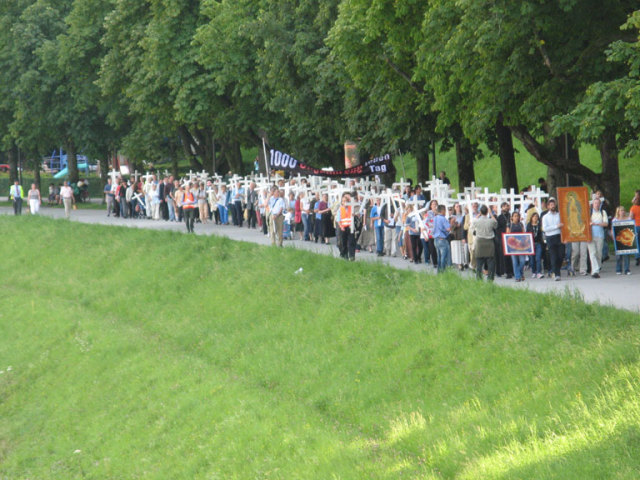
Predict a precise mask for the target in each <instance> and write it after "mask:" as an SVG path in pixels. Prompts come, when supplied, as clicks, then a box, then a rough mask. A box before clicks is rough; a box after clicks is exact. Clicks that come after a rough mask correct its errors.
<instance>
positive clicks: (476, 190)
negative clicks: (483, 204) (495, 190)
mask: <svg viewBox="0 0 640 480" xmlns="http://www.w3.org/2000/svg"><path fill="white" fill-rule="evenodd" d="M481 192H482V188H480V187H476V182H471V186H470V187H464V193H465V194H467V193H468V194H469V195H470V196H471V198H472V199H473V198H476V196H477V195H478V194H479V193H481ZM458 195H460V194H458Z"/></svg>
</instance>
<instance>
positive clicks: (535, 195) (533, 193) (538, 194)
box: [527, 185, 549, 213]
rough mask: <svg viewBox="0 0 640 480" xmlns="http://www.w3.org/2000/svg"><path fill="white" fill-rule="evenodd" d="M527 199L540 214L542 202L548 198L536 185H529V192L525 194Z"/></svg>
mask: <svg viewBox="0 0 640 480" xmlns="http://www.w3.org/2000/svg"><path fill="white" fill-rule="evenodd" d="M527 197H528V198H529V199H530V200H531V201H532V202H533V204H534V205H535V207H536V208H537V209H538V213H542V200H543V199H545V198H549V194H548V193H547V192H545V191H544V190H541V189H540V188H539V187H537V186H536V185H531V188H530V190H529V191H528V192H527Z"/></svg>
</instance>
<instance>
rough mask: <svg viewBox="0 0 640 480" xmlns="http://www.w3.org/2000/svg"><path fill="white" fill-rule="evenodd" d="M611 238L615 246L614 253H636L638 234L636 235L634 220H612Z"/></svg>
mask: <svg viewBox="0 0 640 480" xmlns="http://www.w3.org/2000/svg"><path fill="white" fill-rule="evenodd" d="M612 225H613V240H614V242H615V247H616V255H634V254H636V253H638V236H637V235H636V222H634V221H633V220H627V221H623V222H619V221H617V222H613V224H612Z"/></svg>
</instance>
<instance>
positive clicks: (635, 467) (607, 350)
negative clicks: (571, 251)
mask: <svg viewBox="0 0 640 480" xmlns="http://www.w3.org/2000/svg"><path fill="white" fill-rule="evenodd" d="M0 228H2V231H5V232H10V235H9V236H7V238H6V239H5V241H4V242H1V243H0V255H1V257H2V259H3V275H2V290H1V293H0V298H1V302H2V303H1V304H2V310H1V312H0V370H1V371H2V373H1V374H0V478H7V479H27V478H29V479H35V478H37V479H40V480H43V479H56V480H58V479H76V478H78V479H79V478H93V479H105V478H120V479H129V478H154V479H156V478H157V479H166V478H184V479H200V478H202V479H204V478H206V479H210V478H221V479H249V478H250V479H253V478H279V479H287V480H289V479H296V478H300V479H373V478H384V479H396V478H421V479H441V478H460V479H516V478H518V479H519V478H527V479H529V478H536V479H545V478H561V479H563V480H565V479H580V480H582V479H585V478H598V479H601V478H629V479H632V478H637V475H638V472H639V471H640V345H639V338H640V328H639V327H638V316H637V315H634V314H631V313H628V312H621V311H617V310H614V309H612V308H606V307H599V306H595V305H588V304H584V303H583V302H581V301H580V300H579V299H577V298H574V297H570V296H565V297H556V296H549V295H539V294H534V293H529V292H520V291H514V290H511V289H502V288H498V287H495V286H494V285H488V284H477V283H475V282H473V281H466V280H462V279H460V278H459V277H458V276H456V275H451V276H448V275H445V276H438V277H436V276H429V275H426V274H419V273H414V272H407V271H397V270H393V269H390V268H387V267H384V266H382V265H371V264H368V263H364V262H362V263H359V262H356V263H355V264H354V263H346V262H342V261H339V260H338V259H332V258H327V257H324V256H319V255H313V254H310V253H307V252H303V251H295V250H291V249H273V248H264V247H259V246H255V245H250V244H240V243H234V242H231V241H229V240H226V239H221V238H206V237H199V236H195V237H194V236H187V235H185V234H179V233H171V232H153V231H145V230H136V229H125V228H115V227H112V228H109V227H99V226H89V225H80V224H75V223H69V222H66V221H62V220H59V221H54V220H49V219H45V218H30V217H26V216H25V217H22V218H15V217H0ZM17 239H19V241H17ZM299 267H303V269H304V271H303V272H302V273H300V274H294V272H295V271H296V270H297V269H298V268H299Z"/></svg>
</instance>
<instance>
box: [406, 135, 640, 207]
mask: <svg viewBox="0 0 640 480" xmlns="http://www.w3.org/2000/svg"><path fill="white" fill-rule="evenodd" d="M514 146H515V148H516V169H517V173H518V185H519V186H520V188H524V187H526V186H528V185H538V178H540V177H544V178H546V177H547V167H545V166H544V165H543V164H541V163H540V162H538V161H537V160H536V159H535V158H533V157H532V156H531V155H530V154H529V152H527V151H526V150H525V148H524V147H523V146H522V145H521V144H520V143H519V142H518V141H517V140H516V139H514ZM484 154H485V156H484V157H483V158H481V159H478V160H476V162H475V163H474V170H475V174H476V185H478V186H481V187H487V188H489V190H490V191H496V192H497V191H499V190H500V188H502V176H501V174H500V159H499V158H498V157H497V156H496V155H492V154H491V153H489V152H488V151H487V150H486V148H485V149H484ZM403 158H404V161H405V172H406V175H407V177H408V178H412V179H414V180H415V179H416V166H415V159H414V158H413V157H412V156H411V155H404V156H403ZM580 158H581V161H582V163H584V164H585V165H586V166H587V167H589V168H591V169H593V170H594V171H596V172H600V171H601V170H602V162H601V159H600V153H599V152H598V150H597V149H596V148H595V147H593V146H585V147H583V148H581V149H580ZM394 163H395V166H396V169H397V171H398V174H397V176H398V178H400V177H401V176H402V162H401V161H400V159H397V160H396V161H395V162H394ZM639 163H640V157H638V156H636V157H631V158H629V157H625V156H623V155H621V156H620V192H621V195H620V200H621V201H622V203H623V204H624V205H625V206H626V207H627V208H629V207H630V205H631V198H632V197H633V193H634V192H635V190H636V189H638V188H640V173H639V172H638V164H639ZM436 167H437V169H438V170H437V172H436V173H439V172H440V171H441V170H445V171H446V172H447V176H448V177H449V178H450V179H451V183H452V186H453V188H455V189H456V190H458V174H457V171H458V169H457V166H456V154H455V150H450V151H448V152H440V151H436ZM429 169H430V170H431V164H429ZM430 174H431V175H433V172H431V171H430Z"/></svg>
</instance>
